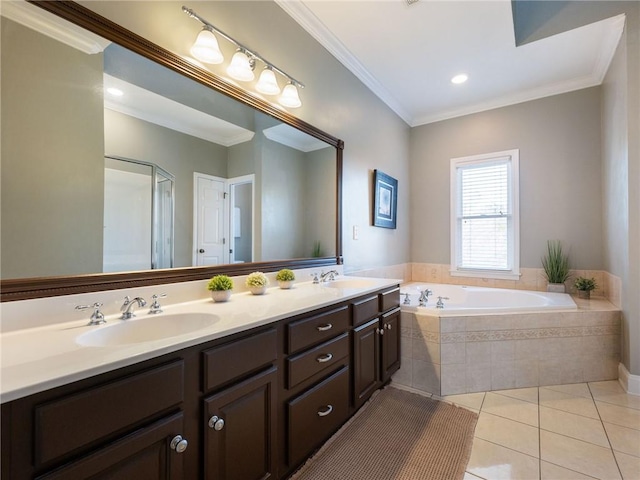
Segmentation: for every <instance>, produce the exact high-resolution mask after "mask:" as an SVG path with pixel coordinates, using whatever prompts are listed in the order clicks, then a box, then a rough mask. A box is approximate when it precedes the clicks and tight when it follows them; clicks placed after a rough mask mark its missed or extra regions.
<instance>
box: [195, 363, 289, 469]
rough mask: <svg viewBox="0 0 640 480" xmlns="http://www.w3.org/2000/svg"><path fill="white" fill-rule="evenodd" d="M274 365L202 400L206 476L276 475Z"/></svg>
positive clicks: (275, 377)
mask: <svg viewBox="0 0 640 480" xmlns="http://www.w3.org/2000/svg"><path fill="white" fill-rule="evenodd" d="M276 381H277V375H276V368H275V367H273V368H270V369H269V370H267V371H265V372H263V373H260V374H258V375H255V376H253V377H251V378H249V379H248V380H245V381H243V382H241V383H239V384H237V385H234V386H233V387H229V388H227V389H225V390H223V391H222V392H220V393H218V394H215V395H212V396H210V397H208V398H206V399H205V400H204V404H205V406H204V413H205V419H204V420H205V421H204V430H205V435H204V460H205V470H204V472H205V478H206V479H208V480H263V479H268V478H276V476H277V475H276V455H275V454H276V451H275V446H276V437H275V435H276V395H275V391H276V388H275V387H276Z"/></svg>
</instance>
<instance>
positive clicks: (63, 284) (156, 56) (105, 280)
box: [0, 0, 344, 302]
mask: <svg viewBox="0 0 640 480" xmlns="http://www.w3.org/2000/svg"><path fill="white" fill-rule="evenodd" d="M27 1H28V2H29V3H31V4H32V5H36V6H38V7H40V8H42V9H44V10H47V11H49V12H51V13H53V14H55V15H57V16H59V17H61V18H64V19H65V20H68V21H70V22H71V23H74V24H76V25H78V26H80V27H83V28H85V29H87V30H89V31H91V32H93V33H95V34H97V35H100V36H102V37H104V38H106V39H107V40H110V41H112V42H114V43H117V44H119V45H121V46H123V47H126V48H128V49H130V50H131V51H133V52H135V53H138V54H140V55H142V56H143V57H146V58H148V59H150V60H152V61H154V62H156V63H158V64H160V65H163V66H165V67H167V68H169V69H171V70H173V71H175V72H177V73H179V74H181V75H185V76H186V77H188V78H191V79H192V80H195V81H197V82H199V83H201V84H203V85H205V86H207V87H210V88H212V89H214V90H216V91H218V92H220V93H222V94H224V95H227V96H229V97H231V98H233V99H235V100H238V101H240V102H242V103H244V104H245V105H248V106H250V107H253V108H255V109H256V110H259V111H260V112H262V113H265V114H267V115H270V116H271V117H274V118H276V119H278V120H280V121H281V122H284V123H286V124H288V125H291V126H292V127H295V128H297V129H299V130H301V131H303V132H305V133H307V134H309V135H311V136H313V137H315V138H317V139H319V140H322V141H324V142H326V143H327V144H329V145H331V146H333V147H335V148H336V172H337V174H336V256H335V257H321V258H300V259H293V260H276V261H268V262H252V263H244V264H229V265H222V266H209V267H184V268H173V269H166V270H145V271H139V272H127V273H108V274H104V273H98V274H86V275H73V276H58V277H37V278H24V279H9V280H0V301H1V302H7V301H16V300H29V299H35V298H43V297H54V296H60V295H72V294H79V293H88V292H97V291H103V290H116V289H121V288H133V287H142V286H149V285H160V284H166V283H179V282H189V281H194V280H203V279H206V278H210V277H211V276H213V275H217V274H221V273H224V274H226V275H230V276H236V275H247V274H249V273H251V272H253V271H256V270H260V271H263V272H273V271H277V270H279V269H281V268H290V269H297V268H314V267H324V266H332V265H341V264H342V232H341V228H340V227H341V225H342V215H341V212H342V152H343V150H344V142H343V141H342V140H340V139H338V138H336V137H333V136H332V135H329V134H327V133H325V132H323V131H322V130H319V129H317V128H316V127H314V126H313V125H310V124H308V123H306V122H305V121H303V120H300V119H299V118H296V117H294V116H293V115H291V114H289V113H287V112H285V111H283V110H280V109H278V108H276V107H274V106H273V105H271V104H269V103H268V102H266V101H264V100H261V99H259V98H256V97H254V96H253V95H250V94H249V93H248V92H246V91H245V90H243V89H241V88H239V87H236V86H235V85H232V84H230V83H228V82H226V81H225V80H224V79H222V78H220V77H218V76H217V75H215V74H213V73H211V72H209V71H207V70H204V69H202V68H200V67H198V66H196V65H193V64H191V63H189V62H187V61H186V60H184V59H182V58H181V57H179V56H178V55H176V54H174V53H172V52H170V51H168V50H166V49H164V48H162V47H160V46H158V45H156V44H154V43H152V42H150V41H149V40H146V39H145V38H143V37H141V36H139V35H137V34H135V33H133V32H131V31H129V30H127V29H125V28H123V27H121V26H120V25H118V24H116V23H113V22H112V21H110V20H108V19H106V18H104V17H102V16H100V15H98V14H97V13H95V12H93V11H91V10H89V9H88V8H86V7H83V6H82V5H79V4H77V3H75V2H73V1H62V0H54V1H51V0H48V1H36V0H27Z"/></svg>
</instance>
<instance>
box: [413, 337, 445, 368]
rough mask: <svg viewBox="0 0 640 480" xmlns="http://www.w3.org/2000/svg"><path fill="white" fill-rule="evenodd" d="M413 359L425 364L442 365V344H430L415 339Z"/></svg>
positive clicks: (423, 340) (422, 339)
mask: <svg viewBox="0 0 640 480" xmlns="http://www.w3.org/2000/svg"><path fill="white" fill-rule="evenodd" d="M412 347H413V350H412V352H413V353H412V356H411V357H412V358H413V359H415V360H422V361H423V362H430V363H437V364H440V363H441V362H440V344H439V343H437V342H429V341H427V340H425V339H424V338H414V339H413V341H412Z"/></svg>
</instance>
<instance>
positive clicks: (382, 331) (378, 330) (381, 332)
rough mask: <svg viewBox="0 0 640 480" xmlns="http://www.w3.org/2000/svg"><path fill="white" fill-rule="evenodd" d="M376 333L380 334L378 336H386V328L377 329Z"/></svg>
mask: <svg viewBox="0 0 640 480" xmlns="http://www.w3.org/2000/svg"><path fill="white" fill-rule="evenodd" d="M376 332H378V335H384V328H377V329H376Z"/></svg>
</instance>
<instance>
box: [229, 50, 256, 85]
mask: <svg viewBox="0 0 640 480" xmlns="http://www.w3.org/2000/svg"><path fill="white" fill-rule="evenodd" d="M227 73H228V74H229V76H230V77H231V78H235V79H236V80H240V81H242V82H250V81H251V80H253V79H254V78H255V75H254V74H253V69H252V68H251V62H250V61H249V57H248V56H247V54H246V53H244V52H242V51H240V50H238V51H237V52H236V53H234V54H233V58H232V59H231V63H230V64H229V66H228V67H227Z"/></svg>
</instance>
